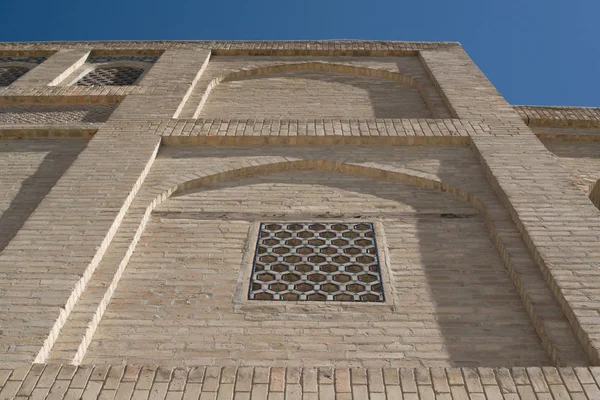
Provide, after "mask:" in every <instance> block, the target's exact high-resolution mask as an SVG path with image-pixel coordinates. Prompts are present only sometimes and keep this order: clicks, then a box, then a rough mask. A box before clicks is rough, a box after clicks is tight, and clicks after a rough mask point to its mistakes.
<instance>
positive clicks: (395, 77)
mask: <svg viewBox="0 0 600 400" xmlns="http://www.w3.org/2000/svg"><path fill="white" fill-rule="evenodd" d="M292 71H321V72H337V73H342V74H348V75H358V76H366V77H373V78H380V79H387V80H390V81H395V82H399V83H401V84H404V85H407V86H410V87H412V88H414V89H417V90H419V93H420V94H421V98H422V99H423V101H424V102H425V105H426V106H427V109H428V110H429V112H430V113H431V115H432V116H434V117H435V116H436V113H435V107H434V106H433V104H432V102H431V100H430V98H429V95H428V93H427V91H426V90H425V89H424V88H423V87H422V86H421V84H420V83H419V82H418V81H417V80H416V79H414V78H413V77H411V76H410V75H405V74H401V73H399V72H392V71H387V70H383V69H377V68H368V67H356V66H352V65H345V64H335V63H326V62H320V61H308V62H300V63H293V64H277V65H271V66H264V67H257V68H243V69H239V70H237V71H232V72H230V73H228V74H225V75H222V76H218V77H216V78H214V79H213V80H211V81H210V82H209V84H208V85H207V87H206V90H205V91H204V93H203V94H202V97H201V99H200V103H199V104H198V107H197V108H196V111H195V112H194V116H193V118H200V113H201V112H202V109H203V108H204V105H205V104H206V101H207V100H208V98H209V96H210V93H211V92H212V90H213V89H214V88H215V87H216V86H217V85H218V84H220V83H222V82H232V81H236V80H239V79H242V78H248V77H253V76H268V75H270V74H275V73H281V72H292Z"/></svg>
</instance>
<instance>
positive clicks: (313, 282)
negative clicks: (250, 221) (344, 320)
mask: <svg viewBox="0 0 600 400" xmlns="http://www.w3.org/2000/svg"><path fill="white" fill-rule="evenodd" d="M248 300H273V301H340V302H384V301H385V297H384V288H383V279H382V274H381V264H380V260H379V256H378V251H377V242H376V238H375V229H374V226H373V223H371V222H307V223H304V222H265V223H261V224H260V227H259V230H258V239H257V243H256V249H255V253H254V260H253V263H252V272H251V276H250V282H249V288H248Z"/></svg>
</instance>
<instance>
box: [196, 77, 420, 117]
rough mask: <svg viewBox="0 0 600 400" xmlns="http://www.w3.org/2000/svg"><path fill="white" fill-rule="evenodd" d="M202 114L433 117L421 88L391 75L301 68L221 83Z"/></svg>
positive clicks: (212, 115) (236, 115)
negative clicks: (391, 77) (378, 75)
mask: <svg viewBox="0 0 600 400" xmlns="http://www.w3.org/2000/svg"><path fill="white" fill-rule="evenodd" d="M200 116H201V117H202V118H216V117H220V118H223V117H227V118H232V119H246V118H275V119H280V118H283V119H296V118H299V119H315V118H317V119H318V118H342V119H356V118H432V112H431V111H430V110H429V109H428V107H427V105H426V103H425V101H424V100H423V97H422V95H421V92H420V90H419V89H417V88H414V87H411V86H409V85H407V84H403V83H400V82H397V81H394V80H391V79H384V78H379V77H371V76H361V75H354V74H348V73H339V72H324V71H311V70H299V71H289V72H276V73H270V74H267V75H258V76H250V77H245V78H238V79H235V80H232V81H224V82H221V83H220V84H218V85H217V86H216V87H215V89H213V91H212V93H211V94H210V95H209V97H208V100H207V102H206V104H205V105H204V108H203V110H202V111H201V115H200Z"/></svg>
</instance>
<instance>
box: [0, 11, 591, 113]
mask: <svg viewBox="0 0 600 400" xmlns="http://www.w3.org/2000/svg"><path fill="white" fill-rule="evenodd" d="M153 39H154V40H170V39H172V40H219V39H221V40H291V39H311V40H312V39H368V40H407V41H411V40H414V41H457V42H460V43H461V44H462V45H463V47H464V48H465V49H466V50H467V52H468V53H469V55H470V56H471V58H473V59H474V60H475V62H476V63H477V64H478V65H479V67H480V68H481V69H482V70H483V72H484V73H485V74H486V75H487V76H488V77H489V79H490V80H491V81H492V83H493V84H494V85H495V86H496V87H497V88H498V90H499V91H500V92H501V93H502V94H503V95H504V97H505V98H506V99H507V100H508V101H509V102H510V103H512V104H532V105H572V106H591V107H600V0H561V1H559V0H413V1H406V0H395V1H394V0H386V1H383V0H372V1H366V0H362V1H358V0H343V1H342V0H320V1H316V0H299V1H289V0H288V1H286V0H278V1H275V0H254V1H249V0H246V1H244V0H212V1H201V0H196V1H191V0H169V1H157V0H146V1H141V0H96V1H91V0H79V1H64V0H29V1H25V0H0V41H53V40H153Z"/></svg>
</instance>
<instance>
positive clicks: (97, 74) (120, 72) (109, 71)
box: [77, 55, 158, 86]
mask: <svg viewBox="0 0 600 400" xmlns="http://www.w3.org/2000/svg"><path fill="white" fill-rule="evenodd" d="M157 60H158V56H130V55H120V56H110V55H109V56H91V57H89V58H88V59H87V63H88V64H91V65H94V64H100V63H104V64H106V63H114V62H119V63H127V62H128V61H131V62H136V63H145V64H154V63H155V62H156V61H157ZM145 71H146V69H145V68H140V67H139V64H138V66H127V65H119V66H110V65H108V66H98V67H97V68H95V69H93V70H91V71H90V72H89V73H88V74H86V75H85V76H84V77H83V78H81V79H80V80H79V81H78V82H77V85H78V86H107V85H110V86H129V85H133V84H134V83H135V82H136V81H137V80H138V79H139V78H140V76H142V74H143V73H144V72H145Z"/></svg>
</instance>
